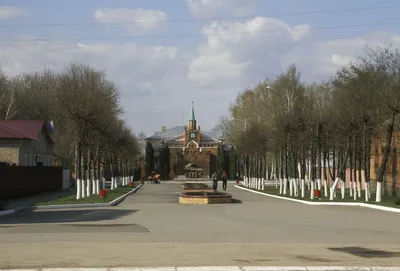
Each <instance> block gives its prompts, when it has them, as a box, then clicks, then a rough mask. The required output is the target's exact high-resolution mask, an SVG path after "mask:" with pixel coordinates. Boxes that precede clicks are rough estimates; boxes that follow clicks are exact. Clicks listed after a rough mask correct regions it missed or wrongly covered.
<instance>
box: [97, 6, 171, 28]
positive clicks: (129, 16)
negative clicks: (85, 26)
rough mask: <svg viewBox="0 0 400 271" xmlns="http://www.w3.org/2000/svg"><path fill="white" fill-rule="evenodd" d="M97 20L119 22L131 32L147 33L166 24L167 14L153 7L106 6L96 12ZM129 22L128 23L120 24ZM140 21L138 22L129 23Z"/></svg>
mask: <svg viewBox="0 0 400 271" xmlns="http://www.w3.org/2000/svg"><path fill="white" fill-rule="evenodd" d="M94 17H95V18H96V20H98V21H100V22H102V23H118V25H121V26H123V27H124V28H126V29H127V30H128V31H129V32H131V33H134V34H145V33H148V32H151V31H153V30H155V29H158V28H160V27H162V26H163V25H165V21H166V20H167V19H168V18H167V15H166V14H165V13H164V12H162V11H159V10H152V9H141V8H138V9H124V8H116V9H111V8H105V9H97V10H96V11H95V12H94ZM121 22H127V23H126V24H119V23H121ZM129 22H138V23H129Z"/></svg>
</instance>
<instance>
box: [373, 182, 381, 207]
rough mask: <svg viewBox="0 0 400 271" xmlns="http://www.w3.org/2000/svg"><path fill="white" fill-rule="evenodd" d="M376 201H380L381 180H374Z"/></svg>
mask: <svg viewBox="0 0 400 271" xmlns="http://www.w3.org/2000/svg"><path fill="white" fill-rule="evenodd" d="M375 201H376V202H381V201H382V182H376V198H375Z"/></svg>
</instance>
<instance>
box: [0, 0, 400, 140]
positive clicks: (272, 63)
mask: <svg viewBox="0 0 400 271" xmlns="http://www.w3.org/2000/svg"><path fill="white" fill-rule="evenodd" d="M399 12H400V3H399V1H398V0H380V1H377V0H375V1H373V0H362V1H361V0H351V1H349V0H336V1H325V0H324V1H321V0H168V1H167V0H85V1H80V0H69V1H61V0H57V1H55V0H40V1H39V0H37V1H32V0H0V70H2V71H3V72H4V73H6V74H7V75H10V76H13V75H17V74H21V73H29V72H37V71H42V70H43V69H45V68H50V69H53V70H54V71H62V70H63V69H65V68H66V67H67V66H68V65H69V64H70V63H72V62H75V63H84V64H89V65H91V66H93V67H94V68H97V69H101V70H104V71H106V73H107V74H108V77H109V79H111V80H113V81H114V82H115V83H116V84H117V86H118V87H119V89H120V91H121V101H122V105H123V106H124V110H125V113H124V115H123V118H124V119H125V120H126V122H127V123H128V124H129V125H130V126H131V127H132V129H133V130H134V131H135V132H136V133H140V132H144V133H145V134H146V135H147V136H151V135H152V134H154V132H155V131H160V130H161V128H162V126H167V128H171V127H174V126H176V125H184V124H186V123H187V120H188V119H189V115H190V109H191V105H192V101H193V102H194V105H195V109H196V118H197V124H198V125H200V126H201V129H202V130H210V129H212V128H213V127H214V125H215V124H216V123H217V121H218V119H219V117H221V116H226V115H228V114H229V104H230V103H231V102H232V98H234V97H236V96H237V95H238V93H240V92H241V91H243V90H244V89H246V88H247V87H250V86H252V85H255V84H257V83H258V82H260V81H263V80H264V79H266V78H273V77H274V76H276V75H278V74H280V73H281V72H284V71H285V70H286V69H287V68H288V67H289V65H291V64H293V63H295V64H296V66H297V67H298V68H299V69H300V72H301V79H302V80H303V81H304V82H315V81H316V82H318V81H322V80H327V79H329V78H330V77H331V76H332V75H334V73H335V71H336V70H337V69H338V68H340V67H341V66H343V65H347V64H348V63H349V62H350V61H351V60H352V59H354V58H355V57H356V56H359V55H362V54H363V52H364V48H365V46H366V45H369V46H370V47H372V48H376V47H377V46H381V47H388V46H392V47H396V48H397V47H400V20H399V19H398V14H399ZM221 18H222V19H221ZM93 98H94V99H95V97H93Z"/></svg>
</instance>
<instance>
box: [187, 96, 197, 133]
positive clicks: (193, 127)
mask: <svg viewBox="0 0 400 271" xmlns="http://www.w3.org/2000/svg"><path fill="white" fill-rule="evenodd" d="M189 130H191V131H193V130H196V117H195V116H194V106H193V102H192V112H190V118H189Z"/></svg>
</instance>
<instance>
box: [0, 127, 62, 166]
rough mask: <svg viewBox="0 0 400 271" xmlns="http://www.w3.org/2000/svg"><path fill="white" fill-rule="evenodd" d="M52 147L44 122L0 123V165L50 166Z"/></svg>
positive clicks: (47, 128)
mask: <svg viewBox="0 0 400 271" xmlns="http://www.w3.org/2000/svg"><path fill="white" fill-rule="evenodd" d="M53 145H54V143H53V140H52V138H51V136H50V130H49V127H48V125H47V123H46V122H45V121H44V120H1V121H0V163H6V164H12V165H16V166H37V165H43V166H52V165H53Z"/></svg>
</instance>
